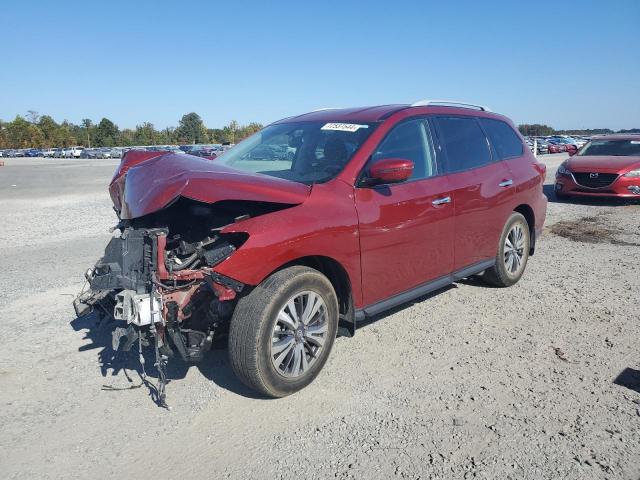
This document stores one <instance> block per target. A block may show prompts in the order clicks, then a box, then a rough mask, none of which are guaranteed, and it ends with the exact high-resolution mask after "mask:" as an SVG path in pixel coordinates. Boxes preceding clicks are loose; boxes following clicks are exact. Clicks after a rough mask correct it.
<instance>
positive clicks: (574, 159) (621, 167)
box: [555, 135, 640, 198]
mask: <svg viewBox="0 0 640 480" xmlns="http://www.w3.org/2000/svg"><path fill="white" fill-rule="evenodd" d="M570 155H571V158H569V159H568V160H566V161H565V162H563V163H562V165H560V167H558V170H557V172H556V184H555V191H556V195H557V196H558V197H561V198H562V197H568V196H573V195H575V196H592V197H593V196H595V197H623V198H640V135H603V136H595V137H593V138H592V139H591V141H590V142H589V143H587V144H586V145H585V146H584V147H582V148H581V149H580V151H578V152H577V153H575V152H572V153H570Z"/></svg>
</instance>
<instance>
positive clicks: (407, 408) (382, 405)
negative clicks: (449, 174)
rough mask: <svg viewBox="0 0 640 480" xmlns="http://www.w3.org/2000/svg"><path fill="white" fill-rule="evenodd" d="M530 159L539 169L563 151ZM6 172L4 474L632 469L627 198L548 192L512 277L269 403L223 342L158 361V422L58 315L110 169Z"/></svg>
mask: <svg viewBox="0 0 640 480" xmlns="http://www.w3.org/2000/svg"><path fill="white" fill-rule="evenodd" d="M542 158H543V161H545V162H546V163H547V164H548V167H549V173H550V175H549V178H552V174H553V173H554V171H555V168H556V167H557V166H558V165H559V163H560V161H561V160H562V159H563V156H562V155H548V156H545V157H542ZM5 163H6V165H5V166H4V167H0V225H2V228H0V245H2V248H1V249H0V262H1V263H2V265H3V270H4V271H3V274H2V275H1V276H0V292H2V293H0V308H1V311H2V313H3V319H2V328H3V331H4V335H2V338H4V347H3V348H2V349H0V472H2V473H1V474H0V477H2V478H6V479H14V478H15V479H18V478H19V479H25V478H37V479H47V478H65V479H74V478H88V477H93V478H101V479H102V478H105V479H106V478H158V479H165V478H166V479H169V478H181V477H184V478H202V477H203V476H205V475H206V476H208V477H211V478H363V479H365V478H366V479H378V478H380V479H383V478H384V479H386V478H392V477H398V478H411V479H417V478H422V479H426V478H442V479H449V478H513V479H516V478H517V479H523V478H525V479H540V478H558V479H585V478H589V479H590V478H595V479H598V478H610V479H638V478H639V476H640V350H639V347H640V310H639V309H638V294H639V292H640V275H639V274H638V272H639V271H640V255H639V254H640V205H638V204H625V203H618V202H606V201H588V202H587V201H583V202H572V203H558V202H556V200H555V198H554V197H553V194H551V193H549V195H550V197H551V198H550V203H549V211H548V217H547V227H546V229H545V234H544V236H543V238H542V241H541V242H540V243H539V244H538V251H537V253H536V255H535V256H534V257H533V258H532V260H531V261H530V263H529V265H528V267H527V272H526V273H525V276H524V278H523V280H522V281H521V282H520V283H519V284H517V285H516V286H514V287H512V288H509V289H494V288H488V287H486V286H484V285H482V284H480V283H479V282H477V281H474V280H466V281H462V282H459V283H457V284H455V285H453V286H452V287H450V288H447V289H445V290H443V291H440V292H438V293H437V294H435V295H430V296H428V297H426V298H423V299H421V301H419V302H416V303H413V304H410V305H406V306H404V307H403V308H399V309H396V310H394V311H393V312H391V313H390V314H388V315H386V316H384V318H379V319H377V321H374V322H370V323H369V324H367V325H365V326H363V327H362V328H361V329H360V330H359V331H358V333H357V335H356V336H355V338H353V339H348V338H339V339H338V341H337V342H336V344H335V347H334V351H333V353H332V356H331V358H330V360H329V362H328V363H327V365H326V367H325V369H324V371H323V372H322V374H321V375H320V377H319V378H318V379H317V380H316V381H315V382H314V383H313V384H312V385H311V386H310V387H309V388H307V389H305V390H303V391H302V392H300V393H298V394H295V395H293V396H291V397H288V398H284V399H280V400H265V399H261V398H255V396H254V395H253V394H252V393H251V392H250V391H248V390H247V389H245V388H244V387H243V386H242V385H241V384H240V383H239V382H238V381H237V380H236V379H235V378H234V376H233V374H232V373H231V371H230V368H229V364H228V362H227V358H226V351H225V350H224V349H223V348H222V346H221V347H220V348H219V349H216V350H214V351H213V352H212V353H211V354H210V356H209V357H208V359H207V360H206V361H205V362H204V363H203V364H201V365H197V366H186V365H181V364H175V365H173V366H172V368H171V370H170V377H171V378H172V381H171V383H170V384H169V386H168V398H169V402H170V404H171V406H172V409H171V411H166V410H163V409H161V408H158V407H157V406H156V405H155V404H154V403H153V401H152V399H151V398H150V395H149V390H148V389H147V388H145V387H144V386H143V387H142V388H137V389H131V390H125V391H105V390H102V386H103V385H109V386H115V387H126V386H131V385H137V384H138V381H139V377H138V375H137V374H136V372H135V370H134V368H135V367H136V360H135V357H134V356H133V355H120V356H117V357H116V356H114V354H113V352H112V351H111V349H110V347H109V344H110V334H109V329H108V327H107V328H102V329H101V328H99V327H98V326H96V325H95V321H94V319H92V318H89V319H81V320H78V319H75V318H74V317H75V316H74V315H73V309H72V308H71V300H72V296H73V295H74V294H75V293H76V292H77V291H78V290H79V289H80V287H81V285H82V272H83V271H84V270H85V269H86V268H87V267H89V266H91V265H92V264H93V262H94V261H95V260H96V259H97V258H98V257H99V256H100V255H101V253H102V249H103V247H104V245H105V244H106V242H107V241H108V238H109V234H108V228H109V227H110V226H112V225H113V224H114V223H115V216H114V215H113V213H112V210H111V206H110V202H109V199H108V195H107V193H106V188H105V187H106V184H107V183H108V181H109V178H110V176H111V174H112V173H113V170H114V168H115V165H116V162H115V161H110V160H97V161H78V160H33V159H5ZM547 188H548V191H549V192H551V191H552V189H551V188H550V186H548V187H547ZM127 375H128V376H129V377H130V378H131V381H128V380H127Z"/></svg>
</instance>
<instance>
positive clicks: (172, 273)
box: [73, 159, 292, 404]
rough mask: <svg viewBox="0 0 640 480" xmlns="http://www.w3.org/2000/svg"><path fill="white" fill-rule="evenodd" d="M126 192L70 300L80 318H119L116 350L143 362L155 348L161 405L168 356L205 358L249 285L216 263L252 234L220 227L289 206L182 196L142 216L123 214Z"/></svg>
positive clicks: (120, 199) (115, 331) (115, 343)
mask: <svg viewBox="0 0 640 480" xmlns="http://www.w3.org/2000/svg"><path fill="white" fill-rule="evenodd" d="M125 160H126V159H125ZM154 160H155V159H154ZM181 161H184V160H182V159H181ZM123 163H126V162H125V161H123ZM143 165H144V164H143ZM143 165H141V166H138V167H136V168H135V169H139V168H142V167H143ZM186 178H187V181H186V182H185V184H186V183H188V177H186ZM172 179H173V180H175V175H174V176H173V177H172ZM117 181H118V179H117V178H116V179H114V182H112V186H113V184H114V183H115V182H117ZM121 183H124V182H121ZM123 190H124V191H127V190H126V189H123ZM128 192H129V197H128V198H127V196H126V195H125V196H124V198H118V199H114V203H115V204H116V210H117V211H118V214H119V217H120V218H121V220H120V222H119V223H118V225H117V226H116V228H115V229H114V231H115V232H116V234H115V235H114V236H113V237H112V239H111V241H110V242H109V244H108V245H107V247H106V249H105V252H104V255H103V257H102V258H101V259H100V260H99V261H98V262H97V263H96V264H95V266H94V267H93V268H91V269H89V270H88V271H87V272H86V274H85V277H86V279H87V282H88V285H89V289H87V290H85V291H83V292H82V293H81V294H80V295H79V296H78V297H77V298H76V299H75V300H74V302H73V304H74V308H75V311H76V314H77V315H78V316H79V317H80V316H83V315H86V314H87V313H89V312H90V311H92V310H94V309H99V310H100V311H101V312H102V313H103V314H104V315H107V316H111V317H113V318H114V319H115V320H117V321H118V323H120V325H119V326H118V327H116V328H115V329H114V331H113V348H114V350H125V351H127V350H130V349H131V348H132V347H133V346H134V345H136V344H137V346H138V349H139V350H140V359H141V361H142V362H144V357H143V356H142V347H143V346H152V347H153V348H154V349H155V355H156V367H157V369H158V373H159V383H160V384H159V386H158V397H159V398H158V399H159V401H160V403H161V404H164V386H165V383H166V380H165V365H166V362H167V361H168V360H169V359H170V358H172V357H175V356H180V357H181V358H182V359H183V360H184V361H188V362H197V361H200V360H202V358H203V356H204V354H205V353H206V352H207V351H208V350H209V349H210V348H211V345H212V343H213V341H214V339H215V338H216V336H218V335H223V334H225V333H226V331H227V330H228V324H229V322H230V319H231V315H232V313H233V310H234V307H235V302H236V297H237V295H238V294H239V293H241V292H242V291H243V289H244V288H245V285H243V284H242V283H241V282H238V281H236V280H234V279H233V278H229V277H227V276H224V275H222V274H220V273H218V272H216V270H215V267H216V265H218V264H219V263H221V262H223V261H224V260H225V259H227V258H228V257H229V256H230V255H232V254H233V253H234V252H235V251H236V250H237V249H238V248H240V247H241V245H242V244H243V243H244V242H245V241H246V240H247V238H248V235H247V234H244V233H227V234H225V233H222V230H223V229H224V227H225V226H228V225H230V224H233V223H235V222H239V221H241V220H244V219H246V218H250V217H254V216H259V215H263V214H265V213H270V212H273V211H277V210H281V209H283V208H288V207H290V206H292V205H290V204H286V203H278V202H269V201H267V199H265V200H250V201H247V200H224V199H220V200H219V201H215V202H213V203H207V202H205V201H200V200H193V199H191V198H187V197H185V196H181V195H178V196H177V197H175V198H173V199H169V201H168V203H167V204H165V205H164V206H161V207H159V208H157V209H153V208H147V209H146V211H144V212H142V213H144V214H143V215H142V216H139V217H136V218H126V217H131V215H127V214H126V212H123V210H121V209H118V206H119V205H126V204H125V202H129V204H128V208H129V209H130V210H131V209H132V208H131V205H132V204H133V203H134V198H133V195H132V194H131V190H129V191H128ZM138 196H139V198H144V195H142V194H140V195H138ZM147 200H148V198H147ZM214 200H218V198H215V199H214ZM123 213H124V214H123ZM143 367H144V364H143ZM143 373H144V368H143Z"/></svg>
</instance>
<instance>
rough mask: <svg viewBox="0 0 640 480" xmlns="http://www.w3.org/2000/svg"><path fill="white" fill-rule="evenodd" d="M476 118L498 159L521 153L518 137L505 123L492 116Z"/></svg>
mask: <svg viewBox="0 0 640 480" xmlns="http://www.w3.org/2000/svg"><path fill="white" fill-rule="evenodd" d="M478 120H479V121H480V124H481V125H482V128H484V130H485V132H487V135H488V136H489V141H491V144H492V145H493V148H494V149H495V151H496V153H497V154H498V158H499V159H500V160H504V159H505V158H513V157H519V156H520V155H522V142H521V141H520V137H518V135H517V134H516V132H514V131H513V129H512V128H511V127H510V126H509V125H508V124H507V123H505V122H503V121H501V120H494V119H492V118H479V119H478Z"/></svg>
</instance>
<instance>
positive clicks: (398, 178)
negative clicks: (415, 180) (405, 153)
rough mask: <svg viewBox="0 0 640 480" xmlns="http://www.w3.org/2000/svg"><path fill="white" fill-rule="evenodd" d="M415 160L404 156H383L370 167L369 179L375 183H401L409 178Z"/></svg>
mask: <svg viewBox="0 0 640 480" xmlns="http://www.w3.org/2000/svg"><path fill="white" fill-rule="evenodd" d="M412 174H413V162H412V161H411V160H405V159H402V158H383V159H382V160H378V161H377V162H376V163H374V164H373V165H371V167H369V179H370V180H372V181H373V182H374V183H399V182H404V181H405V180H409V178H411V175H412Z"/></svg>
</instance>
